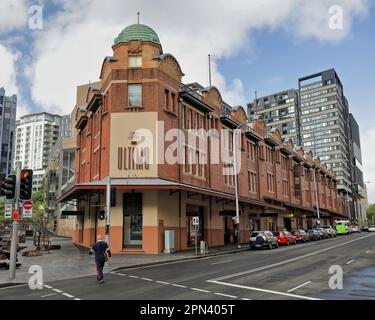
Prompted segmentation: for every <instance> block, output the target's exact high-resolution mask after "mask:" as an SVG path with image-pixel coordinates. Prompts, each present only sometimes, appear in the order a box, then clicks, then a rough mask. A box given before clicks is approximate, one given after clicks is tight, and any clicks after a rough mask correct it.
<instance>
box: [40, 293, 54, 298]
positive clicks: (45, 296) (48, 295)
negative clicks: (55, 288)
mask: <svg viewBox="0 0 375 320" xmlns="http://www.w3.org/2000/svg"><path fill="white" fill-rule="evenodd" d="M55 295H57V293H50V294H46V295H44V296H41V298H47V297H50V296H55Z"/></svg>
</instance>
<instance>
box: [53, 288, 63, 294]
mask: <svg viewBox="0 0 375 320" xmlns="http://www.w3.org/2000/svg"><path fill="white" fill-rule="evenodd" d="M52 290H53V291H55V292H57V293H62V291H61V290H59V289H52Z"/></svg>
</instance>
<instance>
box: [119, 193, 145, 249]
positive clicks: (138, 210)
mask: <svg viewBox="0 0 375 320" xmlns="http://www.w3.org/2000/svg"><path fill="white" fill-rule="evenodd" d="M123 210H124V231H123V232H124V237H123V238H124V241H123V242H124V243H123V247H124V248H131V247H138V248H142V239H143V214H142V194H140V193H129V194H124V206H123Z"/></svg>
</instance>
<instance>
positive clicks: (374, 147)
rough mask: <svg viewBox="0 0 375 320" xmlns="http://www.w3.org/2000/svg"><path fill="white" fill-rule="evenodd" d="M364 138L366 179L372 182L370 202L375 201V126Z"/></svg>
mask: <svg viewBox="0 0 375 320" xmlns="http://www.w3.org/2000/svg"><path fill="white" fill-rule="evenodd" d="M362 136H363V137H365V139H362V152H363V167H364V172H365V181H370V182H371V183H370V184H368V185H367V193H368V199H369V202H371V203H375V161H374V159H375V127H374V128H370V129H369V130H368V131H367V132H365V134H364V135H362Z"/></svg>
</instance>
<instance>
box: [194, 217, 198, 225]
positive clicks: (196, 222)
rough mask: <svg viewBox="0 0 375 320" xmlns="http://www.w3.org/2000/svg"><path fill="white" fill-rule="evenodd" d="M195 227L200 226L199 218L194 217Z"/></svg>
mask: <svg viewBox="0 0 375 320" xmlns="http://www.w3.org/2000/svg"><path fill="white" fill-rule="evenodd" d="M193 226H199V217H193Z"/></svg>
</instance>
